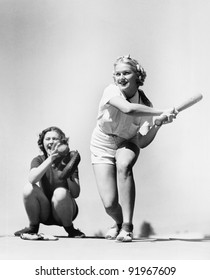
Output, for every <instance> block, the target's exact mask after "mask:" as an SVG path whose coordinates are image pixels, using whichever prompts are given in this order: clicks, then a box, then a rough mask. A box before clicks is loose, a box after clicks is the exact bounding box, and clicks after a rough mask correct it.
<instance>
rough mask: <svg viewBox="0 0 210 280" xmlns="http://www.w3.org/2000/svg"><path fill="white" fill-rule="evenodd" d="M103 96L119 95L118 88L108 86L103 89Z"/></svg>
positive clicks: (111, 85) (112, 85)
mask: <svg viewBox="0 0 210 280" xmlns="http://www.w3.org/2000/svg"><path fill="white" fill-rule="evenodd" d="M104 94H105V95H107V94H112V95H120V94H121V92H120V89H119V88H118V86H116V85H114V84H110V85H108V86H107V87H106V88H105V89H104Z"/></svg>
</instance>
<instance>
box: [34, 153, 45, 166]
mask: <svg viewBox="0 0 210 280" xmlns="http://www.w3.org/2000/svg"><path fill="white" fill-rule="evenodd" d="M43 161H45V156H44V155H38V156H36V157H34V158H33V159H32V161H31V168H33V167H37V166H39V165H40V164H41V163H42V162H43Z"/></svg>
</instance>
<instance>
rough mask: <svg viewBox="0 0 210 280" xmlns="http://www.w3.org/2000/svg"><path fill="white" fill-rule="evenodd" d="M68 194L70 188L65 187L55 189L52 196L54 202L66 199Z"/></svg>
mask: <svg viewBox="0 0 210 280" xmlns="http://www.w3.org/2000/svg"><path fill="white" fill-rule="evenodd" d="M67 196H68V190H67V189H64V188H57V189H55V191H54V193H53V197H52V201H53V202H61V201H63V200H65V199H66V198H67Z"/></svg>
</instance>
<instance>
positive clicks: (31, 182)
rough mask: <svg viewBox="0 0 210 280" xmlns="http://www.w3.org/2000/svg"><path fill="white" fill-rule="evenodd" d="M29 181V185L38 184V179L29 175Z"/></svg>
mask: <svg viewBox="0 0 210 280" xmlns="http://www.w3.org/2000/svg"><path fill="white" fill-rule="evenodd" d="M28 181H29V183H30V184H32V185H33V184H36V183H37V180H36V178H35V177H34V176H32V175H29V177H28Z"/></svg>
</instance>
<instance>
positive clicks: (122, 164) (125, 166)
mask: <svg viewBox="0 0 210 280" xmlns="http://www.w3.org/2000/svg"><path fill="white" fill-rule="evenodd" d="M116 167H117V173H118V175H121V176H129V175H130V174H131V173H132V167H133V165H132V164H131V163H130V162H127V161H126V160H121V161H118V162H116Z"/></svg>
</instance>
